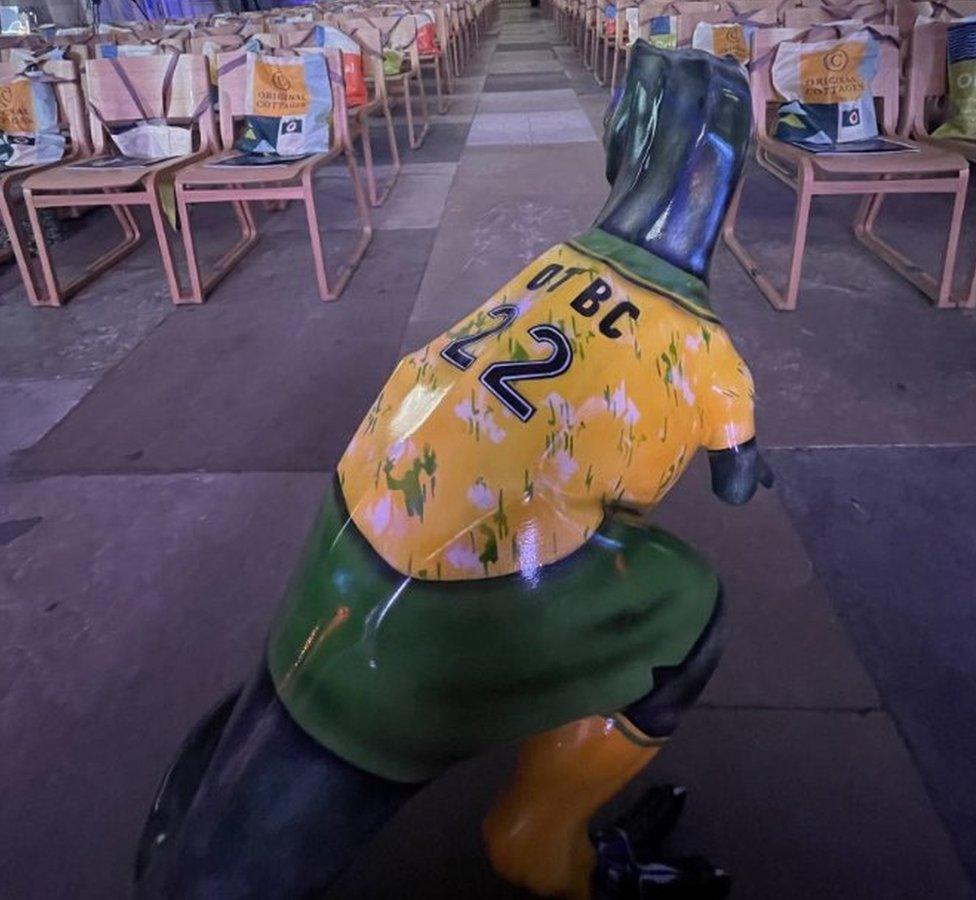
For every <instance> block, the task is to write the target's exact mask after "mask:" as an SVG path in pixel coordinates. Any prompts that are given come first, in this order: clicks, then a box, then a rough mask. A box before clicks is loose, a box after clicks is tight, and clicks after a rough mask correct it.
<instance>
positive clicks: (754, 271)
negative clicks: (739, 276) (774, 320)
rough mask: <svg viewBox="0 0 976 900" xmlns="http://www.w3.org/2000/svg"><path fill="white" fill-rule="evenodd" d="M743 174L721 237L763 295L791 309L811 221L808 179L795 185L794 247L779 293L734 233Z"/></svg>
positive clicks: (775, 303)
mask: <svg viewBox="0 0 976 900" xmlns="http://www.w3.org/2000/svg"><path fill="white" fill-rule="evenodd" d="M744 184H745V178H742V179H741V180H740V181H739V185H738V187H737V188H736V191H735V194H734V195H733V197H732V203H731V204H730V205H729V211H728V213H727V215H726V217H725V224H724V225H723V226H722V238H723V240H724V241H725V243H726V245H727V246H728V248H729V250H731V251H732V255H733V256H734V257H735V258H736V259H737V260H738V261H739V262H740V263H741V264H742V267H743V268H744V269H745V270H746V274H748V275H749V277H750V278H751V279H752V280H753V281H754V282H755V283H756V287H758V288H759V290H760V291H762V293H763V296H764V297H765V298H766V299H767V300H768V301H769V302H770V304H771V305H772V307H773V308H774V309H780V310H793V309H796V298H797V294H798V293H799V289H800V272H801V269H802V266H803V254H804V251H805V249H806V242H807V225H808V223H809V221H810V205H811V201H812V200H813V196H812V194H811V193H810V190H809V183H808V182H807V180H806V179H805V178H801V180H800V183H799V184H798V185H797V188H796V191H797V197H796V207H795V209H794V213H793V247H792V251H791V253H790V272H789V277H788V279H787V283H786V291H785V293H781V292H780V291H779V290H778V289H777V288H776V286H775V285H774V284H773V283H772V281H770V279H769V278H768V277H767V276H766V275H765V274H763V272H762V270H761V269H760V268H759V263H758V262H757V261H756V260H755V258H754V257H753V256H752V255H751V254H750V253H749V252H748V251H747V250H746V248H745V247H744V246H743V245H742V243H741V241H740V240H739V238H738V237H737V236H736V234H735V223H736V219H737V218H738V215H739V206H740V204H741V202H742V190H743V186H744Z"/></svg>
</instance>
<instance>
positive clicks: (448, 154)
mask: <svg viewBox="0 0 976 900" xmlns="http://www.w3.org/2000/svg"><path fill="white" fill-rule="evenodd" d="M395 130H396V135H397V147H398V149H399V151H400V161H401V162H403V163H408V162H409V163H433V162H457V161H458V160H459V159H460V158H461V153H462V152H463V150H464V144H465V142H466V140H467V136H468V125H467V124H466V123H457V122H455V123H449V122H438V121H436V116H434V117H432V119H431V126H430V131H429V132H428V133H427V137H426V139H425V140H424V142H423V144H422V145H421V146H420V147H419V148H418V149H417V150H411V149H410V144H409V141H408V135H407V126H406V125H405V124H404V123H402V122H401V123H397V124H396V126H395ZM419 133H420V124H419V121H418V122H417V134H419ZM384 134H385V131H383V130H382V128H381V127H379V126H378V127H376V128H375V129H374V131H373V136H372V137H373V160H374V161H375V162H376V163H378V164H380V165H383V164H384V163H389V162H391V157H390V149H389V144H388V143H387V141H386V140H384V139H382V135H384Z"/></svg>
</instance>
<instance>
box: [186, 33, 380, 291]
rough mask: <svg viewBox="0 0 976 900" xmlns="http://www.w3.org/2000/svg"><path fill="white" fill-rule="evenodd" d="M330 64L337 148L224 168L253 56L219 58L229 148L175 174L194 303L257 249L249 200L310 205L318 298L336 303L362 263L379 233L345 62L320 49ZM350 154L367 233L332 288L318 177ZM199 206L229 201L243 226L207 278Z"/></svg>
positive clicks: (348, 159) (222, 111) (348, 161)
mask: <svg viewBox="0 0 976 900" xmlns="http://www.w3.org/2000/svg"><path fill="white" fill-rule="evenodd" d="M322 53H323V55H324V56H325V58H326V60H327V62H328V68H329V77H330V81H331V86H332V138H331V143H332V146H331V147H330V149H329V150H328V151H326V152H324V153H316V154H314V155H312V156H309V157H306V158H305V159H300V160H296V161H293V162H283V163H282V164H281V165H275V166H254V167H233V168H231V167H226V168H221V167H218V166H214V165H213V163H214V162H215V161H217V160H218V159H222V158H225V157H227V156H232V155H234V154H235V153H236V152H237V151H235V150H234V149H233V146H234V138H235V125H236V123H238V122H239V121H240V120H241V119H242V118H243V117H244V102H245V97H246V91H247V65H246V59H247V54H246V52H245V51H243V50H238V51H235V52H233V53H228V54H221V56H220V57H219V65H220V68H219V79H218V85H217V87H218V93H219V98H220V138H221V144H222V145H223V147H224V149H223V151H220V152H218V153H216V154H215V155H213V156H211V157H210V158H208V159H206V160H204V161H202V162H198V163H197V164H195V165H193V166H190V167H188V168H185V169H183V170H182V171H181V172H180V173H179V174H178V175H177V177H176V200H177V204H178V207H179V211H180V220H181V221H182V223H183V245H184V248H185V250H186V258H187V264H188V266H189V269H190V295H189V297H188V298H187V299H188V300H189V302H193V303H202V302H203V300H204V298H205V297H206V295H207V294H208V293H209V292H210V291H211V290H212V289H213V288H214V286H215V285H216V284H217V282H218V281H220V279H221V278H223V277H224V276H225V275H226V274H227V273H228V272H229V271H230V269H231V268H232V267H233V266H234V265H235V264H236V263H237V262H238V261H239V260H240V259H241V257H242V256H244V254H245V253H247V252H248V250H250V249H251V247H252V246H254V243H255V241H256V240H257V231H256V229H255V226H254V220H253V218H252V217H251V213H250V208H249V205H248V204H249V202H250V201H257V200H264V201H271V202H281V201H285V202H287V201H289V200H300V201H301V202H302V203H304V205H305V216H306V221H307V223H308V232H309V241H310V244H311V248H312V261H313V268H314V271H315V280H316V284H317V286H318V291H319V297H320V298H321V299H322V300H335V299H337V298H338V296H339V295H340V294H341V293H342V290H343V288H344V287H345V286H346V284H347V282H348V281H349V279H350V278H351V277H352V274H353V272H355V270H356V267H357V266H358V265H359V262H360V260H361V259H362V257H363V254H364V253H365V252H366V248H367V247H368V246H369V242H370V240H371V239H372V236H373V227H372V223H371V222H370V217H369V207H368V205H367V203H366V197H365V195H364V193H363V189H362V185H361V183H360V180H359V169H358V166H357V165H356V156H355V154H354V153H353V150H352V142H351V140H350V138H349V132H348V129H347V127H346V120H347V117H346V101H345V90H344V88H343V82H342V59H341V56H340V54H339V52H338V51H337V50H332V49H328V50H324V51H322ZM339 156H344V157H345V159H346V165H347V168H348V170H349V178H350V181H351V182H352V186H353V192H354V194H355V198H356V209H357V212H358V214H359V220H360V224H361V232H360V237H359V241H358V242H357V244H356V247H355V249H354V250H353V252H352V254H351V256H350V258H349V260H348V261H347V263H346V264H345V266H344V267H342V268H341V269H340V271H339V276H338V278H337V279H336V281H335V283H334V284H330V281H329V277H328V273H327V271H326V254H325V247H324V241H323V239H322V236H321V233H320V230H319V217H318V212H317V211H316V207H315V183H314V180H313V179H314V176H315V173H316V171H317V170H318V169H320V168H321V167H322V166H324V165H326V164H327V163H330V162H332V161H333V160H334V159H336V158H338V157H339ZM198 203H230V204H231V205H232V206H233V208H234V211H235V213H236V214H237V218H238V220H239V222H240V224H241V238H240V240H239V241H238V243H237V244H235V245H234V246H233V247H232V248H231V249H230V250H229V251H228V252H227V253H226V254H225V255H224V256H223V257H222V258H221V259H220V260H219V261H218V262H217V264H216V266H215V268H214V270H213V271H212V272H210V273H209V274H208V275H206V276H203V275H201V272H200V267H199V263H198V261H197V251H196V241H195V239H194V233H193V224H192V219H191V215H190V212H191V207H192V206H193V205H195V204H198Z"/></svg>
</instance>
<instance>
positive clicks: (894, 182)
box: [546, 0, 976, 310]
mask: <svg viewBox="0 0 976 900" xmlns="http://www.w3.org/2000/svg"><path fill="white" fill-rule="evenodd" d="M546 10H547V11H548V14H549V15H550V16H551V17H552V19H553V21H554V23H555V26H556V28H557V29H558V31H559V32H560V33H561V34H562V36H563V38H564V39H565V40H566V41H567V42H568V43H570V44H572V45H574V46H576V47H577V48H578V50H579V52H580V55H581V57H582V62H583V64H584V65H585V66H586V67H587V68H588V69H590V70H592V71H593V73H594V77H595V78H596V80H597V81H598V82H599V83H601V84H607V86H608V87H609V88H610V90H611V92H613V91H614V90H615V88H616V86H617V84H618V83H619V81H620V77H621V73H622V72H623V71H624V70H625V68H626V65H627V64H628V63H629V57H630V48H631V47H632V46H633V44H634V42H635V41H636V40H637V38H638V37H644V38H645V39H648V38H649V37H650V38H651V39H652V40H654V42H657V43H658V44H659V46H672V47H687V46H691V45H692V39H693V35H694V33H695V29H696V27H697V26H698V25H699V23H702V22H705V23H710V24H714V25H718V24H731V23H740V24H743V25H748V26H751V28H750V32H751V33H752V35H753V36H752V40H751V43H750V46H749V50H748V58H747V59H743V60H740V61H742V62H743V63H744V65H745V66H746V69H747V72H748V77H749V80H750V88H751V93H752V103H753V118H754V127H755V158H756V161H757V163H758V164H759V165H760V166H761V167H762V168H763V169H765V170H766V171H767V172H769V173H770V174H771V175H773V176H774V177H775V178H776V179H777V180H778V181H780V182H781V183H783V184H785V185H786V186H787V187H789V188H790V190H792V191H793V192H794V193H795V195H796V205H795V208H794V215H793V233H792V241H791V257H790V267H789V272H788V273H787V278H786V283H785V285H784V286H782V287H779V286H777V284H776V283H774V280H773V279H772V278H771V277H770V276H769V275H768V274H766V273H765V272H764V271H763V269H762V267H761V266H760V265H759V263H758V261H757V260H756V259H755V257H754V256H753V255H752V254H751V253H750V252H749V250H747V248H746V247H745V246H744V244H743V242H742V240H741V238H740V237H739V235H738V234H737V233H736V230H735V226H736V221H737V218H738V213H739V208H740V203H741V199H742V194H743V190H744V189H745V190H748V189H749V187H748V181H749V180H748V179H743V181H742V182H741V183H740V185H739V188H738V191H737V192H736V195H735V197H734V198H733V201H732V203H731V205H730V209H729V213H728V216H727V219H726V222H725V225H724V229H723V237H724V240H725V242H726V244H727V245H728V247H729V249H730V250H731V251H732V253H733V255H734V256H735V257H736V259H738V260H739V262H740V263H741V264H742V265H743V267H744V268H745V270H746V272H747V273H748V274H749V276H750V278H752V279H753V281H754V282H755V284H756V285H757V287H758V288H759V290H760V291H761V292H762V294H763V295H764V296H765V297H766V299H767V300H768V301H769V302H770V304H771V305H772V306H773V307H774V308H775V309H778V310H792V309H795V308H796V305H797V298H798V295H799V289H800V275H801V271H802V264H803V257H804V252H805V248H806V237H807V226H808V222H809V217H810V211H811V205H812V201H813V198H814V197H818V196H825V195H837V194H856V195H859V196H861V197H862V202H861V204H860V207H859V209H858V212H857V214H856V216H855V220H854V223H853V230H854V235H855V237H856V238H857V240H858V241H859V242H860V243H861V244H862V245H863V246H864V247H865V248H866V249H868V250H869V251H871V252H872V253H874V254H875V255H876V256H877V257H878V258H879V259H881V260H882V261H884V262H885V263H886V264H888V265H889V266H890V267H891V268H892V269H894V270H895V271H896V272H898V273H899V274H900V275H901V276H903V277H904V278H906V279H907V280H909V281H910V282H911V283H913V284H914V285H915V286H916V287H917V288H918V289H919V290H920V291H922V292H923V293H924V294H925V295H926V296H927V297H928V298H929V299H930V300H931V301H932V302H933V304H934V305H935V306H936V307H940V308H947V307H953V308H957V307H969V308H976V271H974V272H973V273H972V275H971V276H970V278H969V279H968V281H967V288H966V289H965V290H964V291H963V292H959V291H957V290H956V289H955V283H954V276H955V267H956V257H957V249H958V245H959V241H960V236H961V232H962V223H963V215H964V208H965V205H966V195H967V185H968V179H969V166H970V164H972V163H973V162H976V140H970V139H962V138H958V139H953V138H945V137H938V138H937V137H933V136H932V131H933V129H934V127H935V126H936V125H938V124H939V122H940V121H941V119H943V118H944V116H945V109H946V100H947V93H948V86H947V46H946V34H947V29H948V27H949V25H950V24H951V23H952V22H954V21H958V20H959V19H961V18H964V17H970V16H976V0H946V2H943V0H936V2H932V3H926V2H914V0H846V2H845V0H799V2H797V0H779V2H777V0H748V2H746V0H741V2H738V0H670V2H665V0H640V2H638V3H633V2H631V0H621V2H619V3H618V4H616V5H614V4H612V3H605V2H599V0H549V2H548V4H547V6H546ZM611 22H612V25H611ZM665 22H666V23H667V24H668V30H667V32H666V33H667V36H668V37H667V42H665V41H664V40H663V39H658V38H657V37H656V35H657V34H658V33H660V32H655V35H654V36H652V35H650V29H651V28H652V27H653V28H655V29H662V28H663V26H662V25H661V23H665ZM858 29H868V33H869V34H870V35H871V37H872V39H873V40H874V41H876V43H877V46H878V56H879V68H878V71H877V73H876V75H875V76H874V78H873V80H872V83H871V92H872V94H873V95H874V103H875V108H876V111H877V114H878V115H877V118H878V126H879V132H880V134H881V135H882V136H889V137H892V138H896V139H897V140H899V141H900V142H901V143H903V144H904V145H905V147H906V150H905V152H897V151H896V152H889V153H845V152H831V153H823V154H815V153H810V152H808V151H806V150H804V149H801V148H800V147H797V146H796V145H794V144H790V143H787V142H785V141H782V140H779V139H777V138H776V137H775V136H774V134H773V129H772V128H771V124H772V123H773V122H774V121H775V118H776V112H777V108H778V106H779V105H780V104H781V103H782V102H783V98H782V97H780V96H779V94H778V92H777V91H776V89H775V87H774V86H773V83H772V77H771V73H772V67H773V63H774V60H775V57H776V52H777V48H778V47H779V45H780V44H781V43H782V42H784V41H792V42H799V43H803V42H808V41H809V42H815V41H820V40H829V39H834V38H839V37H840V36H841V35H847V34H850V33H852V32H854V31H856V30H858ZM893 193H898V194H920V193H935V194H945V195H948V196H949V197H950V198H951V211H950V214H949V218H948V222H947V223H946V230H945V234H946V243H945V249H944V252H943V255H942V260H941V268H940V270H939V271H938V272H936V273H935V274H930V273H928V272H925V271H924V270H923V268H922V267H921V265H920V264H919V263H918V262H916V261H914V260H913V259H911V258H910V257H909V256H908V255H907V254H906V253H904V252H902V251H901V250H899V249H897V248H895V247H894V246H892V245H891V244H890V243H888V242H887V241H885V240H884V239H883V238H882V237H880V235H879V234H878V233H877V230H876V225H877V223H878V219H879V215H880V213H881V211H882V207H883V204H884V199H885V197H887V196H888V195H889V194H893Z"/></svg>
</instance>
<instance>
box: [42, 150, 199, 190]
mask: <svg viewBox="0 0 976 900" xmlns="http://www.w3.org/2000/svg"><path fill="white" fill-rule="evenodd" d="M97 158H99V159H105V158H107V157H105V156H102V157H97ZM190 158H192V157H187V159H190ZM75 162H78V161H77V160H75ZM179 163H180V159H179V158H175V159H174V158H171V159H164V160H160V161H159V162H155V163H147V164H146V165H144V166H127V167H126V168H124V169H77V168H73V167H72V165H73V164H72V163H65V164H62V165H60V166H56V167H55V168H53V169H48V170H47V171H45V172H38V173H37V174H36V175H31V176H30V177H29V178H28V179H27V180H26V181H25V182H24V187H25V188H27V189H28V190H31V191H51V192H58V191H98V190H118V189H120V188H131V187H135V186H136V185H138V184H141V183H142V181H143V180H144V179H145V178H146V177H147V176H148V175H150V174H152V173H153V172H155V171H157V170H158V169H164V168H167V167H170V166H174V165H179Z"/></svg>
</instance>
